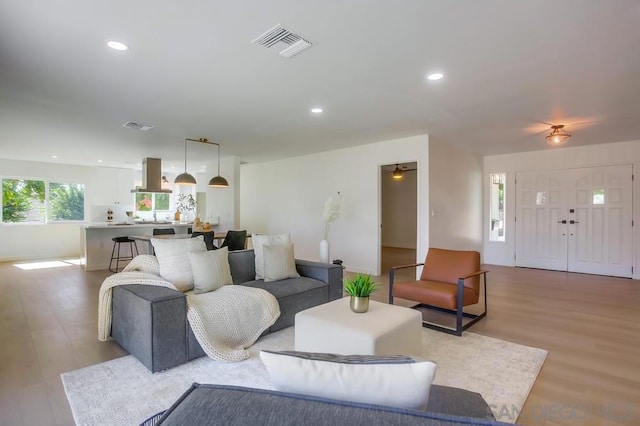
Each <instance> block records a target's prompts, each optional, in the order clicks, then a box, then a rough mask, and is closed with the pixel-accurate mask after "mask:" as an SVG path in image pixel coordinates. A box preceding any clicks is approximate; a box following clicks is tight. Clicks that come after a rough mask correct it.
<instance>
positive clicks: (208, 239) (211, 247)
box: [191, 231, 218, 250]
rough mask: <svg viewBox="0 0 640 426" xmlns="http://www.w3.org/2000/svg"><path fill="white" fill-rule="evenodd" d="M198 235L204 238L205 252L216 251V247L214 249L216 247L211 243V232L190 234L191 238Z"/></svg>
mask: <svg viewBox="0 0 640 426" xmlns="http://www.w3.org/2000/svg"><path fill="white" fill-rule="evenodd" d="M199 235H202V236H203V237H204V244H205V245H206V246H207V250H217V249H218V247H216V245H215V244H214V243H213V231H209V232H199V231H196V232H192V233H191V238H194V237H197V236H199Z"/></svg>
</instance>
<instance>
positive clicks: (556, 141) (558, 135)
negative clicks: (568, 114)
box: [544, 124, 571, 146]
mask: <svg viewBox="0 0 640 426" xmlns="http://www.w3.org/2000/svg"><path fill="white" fill-rule="evenodd" d="M563 128H564V124H558V125H554V126H551V133H549V134H548V135H547V136H545V137H544V138H545V139H546V140H547V143H548V144H549V145H556V146H557V145H562V144H563V143H565V142H566V141H567V140H569V138H570V137H571V133H569V132H567V131H564V130H562V129H563Z"/></svg>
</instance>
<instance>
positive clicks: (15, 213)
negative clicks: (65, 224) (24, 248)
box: [2, 179, 84, 223]
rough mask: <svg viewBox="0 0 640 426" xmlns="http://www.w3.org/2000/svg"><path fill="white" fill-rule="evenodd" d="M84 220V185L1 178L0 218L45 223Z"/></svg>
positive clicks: (5, 220) (19, 221) (6, 220)
mask: <svg viewBox="0 0 640 426" xmlns="http://www.w3.org/2000/svg"><path fill="white" fill-rule="evenodd" d="M75 220H78V221H81V220H84V185H82V184H74V183H57V182H46V181H42V180H28V179H2V221H3V222H5V223H47V222H61V221H75Z"/></svg>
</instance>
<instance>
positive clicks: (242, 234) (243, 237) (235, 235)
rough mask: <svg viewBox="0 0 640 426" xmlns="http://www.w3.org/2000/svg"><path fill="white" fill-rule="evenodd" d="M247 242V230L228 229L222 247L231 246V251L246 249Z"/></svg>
mask: <svg viewBox="0 0 640 426" xmlns="http://www.w3.org/2000/svg"><path fill="white" fill-rule="evenodd" d="M246 244H247V231H246V230H244V231H227V236H226V237H224V241H223V242H222V245H221V246H220V248H222V247H229V251H234V250H244V249H245V246H246Z"/></svg>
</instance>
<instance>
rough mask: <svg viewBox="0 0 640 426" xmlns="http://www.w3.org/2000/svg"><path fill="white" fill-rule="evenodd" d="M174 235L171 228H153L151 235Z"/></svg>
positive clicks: (174, 231)
mask: <svg viewBox="0 0 640 426" xmlns="http://www.w3.org/2000/svg"><path fill="white" fill-rule="evenodd" d="M175 233H176V230H175V229H173V228H153V235H171V234H175Z"/></svg>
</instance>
